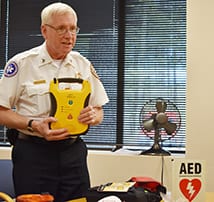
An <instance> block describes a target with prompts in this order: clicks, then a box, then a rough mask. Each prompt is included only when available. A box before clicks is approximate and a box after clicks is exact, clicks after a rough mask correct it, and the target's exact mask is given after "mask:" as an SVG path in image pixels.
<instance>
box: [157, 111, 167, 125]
mask: <svg viewBox="0 0 214 202" xmlns="http://www.w3.org/2000/svg"><path fill="white" fill-rule="evenodd" d="M156 121H157V123H158V124H165V123H167V121H168V117H167V116H166V114H165V113H163V112H160V113H158V114H157V116H156Z"/></svg>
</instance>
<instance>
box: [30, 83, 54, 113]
mask: <svg viewBox="0 0 214 202" xmlns="http://www.w3.org/2000/svg"><path fill="white" fill-rule="evenodd" d="M26 99H27V102H26V103H28V104H29V106H28V107H29V110H30V111H31V113H33V115H38V116H42V115H47V114H48V113H49V111H50V95H49V85H48V84H46V83H44V84H27V85H26Z"/></svg>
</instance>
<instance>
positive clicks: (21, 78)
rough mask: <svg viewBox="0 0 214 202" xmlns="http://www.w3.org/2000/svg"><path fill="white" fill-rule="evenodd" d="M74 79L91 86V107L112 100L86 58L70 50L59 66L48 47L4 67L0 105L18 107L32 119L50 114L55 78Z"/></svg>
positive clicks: (18, 56)
mask: <svg viewBox="0 0 214 202" xmlns="http://www.w3.org/2000/svg"><path fill="white" fill-rule="evenodd" d="M63 77H73V78H77V77H79V78H81V79H84V80H88V81H89V82H90V84H91V96H90V100H89V105H92V106H102V105H104V104H106V103H107V102H108V101H109V99H108V96H107V94H106V91H105V89H104V87H103V85H102V83H101V82H100V80H99V78H98V76H97V75H96V72H95V70H94V68H93V66H92V65H91V63H90V62H89V60H87V59H86V58H85V57H83V56H82V55H80V54H79V53H78V52H75V51H71V52H70V53H69V54H68V55H67V57H66V58H65V59H64V60H63V61H62V63H61V66H60V67H57V65H56V63H55V62H54V60H53V59H52V58H51V57H50V56H49V54H48V52H47V50H46V44H45V43H43V44H42V45H41V46H38V47H36V48H33V49H30V50H28V51H25V52H22V53H19V54H17V55H15V56H14V57H13V58H11V59H10V60H9V61H8V63H7V64H6V66H5V70H4V75H3V77H2V78H1V79H0V105H1V106H3V107H6V108H13V107H15V108H16V112H17V113H18V114H21V115H24V116H27V117H29V118H33V119H41V118H44V117H48V116H49V113H50V95H49V84H50V81H51V80H52V79H53V78H63Z"/></svg>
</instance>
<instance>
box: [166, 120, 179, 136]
mask: <svg viewBox="0 0 214 202" xmlns="http://www.w3.org/2000/svg"><path fill="white" fill-rule="evenodd" d="M163 127H164V128H165V130H166V133H167V134H168V135H171V134H172V133H173V132H175V130H176V129H177V125H176V124H175V123H170V122H167V123H165V124H164V125H163Z"/></svg>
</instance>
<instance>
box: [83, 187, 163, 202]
mask: <svg viewBox="0 0 214 202" xmlns="http://www.w3.org/2000/svg"><path fill="white" fill-rule="evenodd" d="M97 190H99V187H93V188H91V189H90V190H89V192H88V193H87V196H86V198H87V202H97V201H99V200H101V199H103V198H104V197H107V196H117V197H118V198H119V199H120V200H121V201H123V202H160V201H161V200H162V198H161V196H160V195H159V194H157V193H152V192H150V191H148V190H145V189H144V188H142V187H137V188H136V187H131V188H130V189H129V190H128V192H101V191H97Z"/></svg>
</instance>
